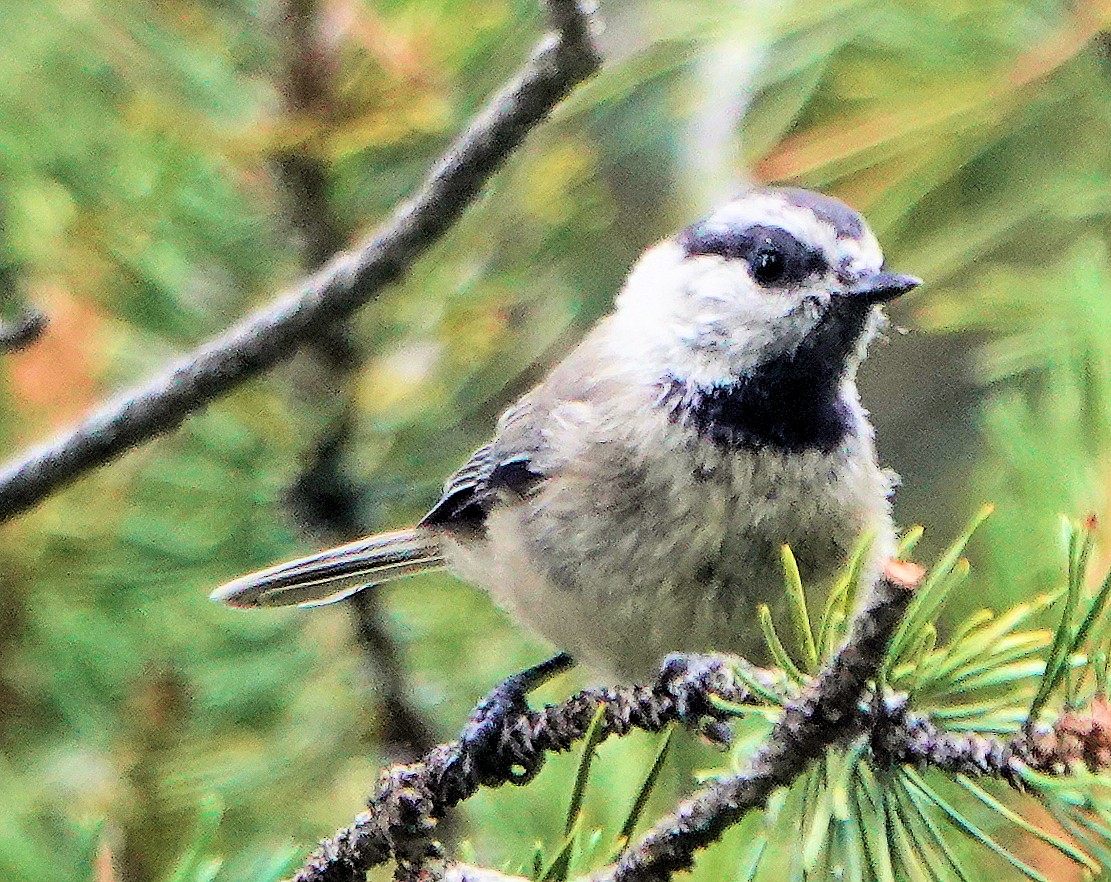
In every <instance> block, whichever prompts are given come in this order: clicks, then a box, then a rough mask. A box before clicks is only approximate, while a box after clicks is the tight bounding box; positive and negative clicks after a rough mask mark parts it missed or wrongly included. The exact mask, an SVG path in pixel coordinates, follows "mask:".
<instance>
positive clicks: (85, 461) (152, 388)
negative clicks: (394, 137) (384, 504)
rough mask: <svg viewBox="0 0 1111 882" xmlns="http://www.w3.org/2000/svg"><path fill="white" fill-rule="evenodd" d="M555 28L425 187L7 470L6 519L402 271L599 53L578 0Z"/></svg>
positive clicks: (556, 17) (555, 4)
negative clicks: (294, 281)
mask: <svg viewBox="0 0 1111 882" xmlns="http://www.w3.org/2000/svg"><path fill="white" fill-rule="evenodd" d="M547 6H548V10H549V15H550V19H551V22H552V27H553V32H552V33H551V34H549V35H547V36H546V37H545V38H544V39H543V40H542V41H541V42H540V43H539V44H538V45H537V47H536V49H535V50H534V52H533V55H532V57H531V58H530V59H529V61H528V62H527V63H526V64H525V65H524V67H523V68H522V69H521V71H520V72H519V73H518V74H517V76H516V77H515V78H514V79H513V80H512V81H511V82H510V83H508V84H507V85H506V86H505V87H504V88H503V89H502V91H501V92H500V93H499V94H498V95H496V96H495V97H493V98H492V99H491V100H490V101H489V102H488V103H487V105H486V107H485V108H484V109H483V110H482V111H481V112H480V113H479V114H478V115H477V116H476V117H475V119H474V120H472V122H471V124H470V126H469V127H468V128H467V130H466V131H465V132H464V133H463V134H462V135H461V136H460V137H459V139H458V140H457V141H456V142H455V143H454V144H453V145H452V146H451V148H450V149H449V150H448V151H447V153H446V154H445V155H444V157H443V158H442V159H441V160H440V162H439V164H438V165H437V166H436V167H435V168H434V169H433V170H432V172H431V173H430V174H429V177H428V179H427V180H426V181H425V183H424V185H423V187H422V188H421V189H420V190H419V191H418V192H417V193H416V195H415V196H413V197H412V198H411V199H410V200H409V201H408V202H405V203H404V204H402V205H401V206H399V207H398V208H397V209H396V210H395V211H394V213H393V215H392V216H391V217H390V219H389V220H388V221H387V222H386V223H385V224H384V225H383V226H382V227H380V228H379V230H378V231H377V232H376V233H375V234H374V235H373V236H371V237H370V238H369V239H367V240H366V241H364V242H363V243H362V244H360V245H359V246H357V247H356V248H355V249H354V250H352V251H350V252H348V253H346V254H341V255H339V256H337V257H336V258H334V259H333V260H331V261H330V262H329V263H328V264H327V265H325V266H324V267H323V268H322V269H321V270H320V271H319V272H317V273H315V274H314V275H312V276H311V277H310V278H308V279H306V280H305V281H304V282H303V283H302V284H301V285H299V286H297V287H296V288H294V289H293V290H291V291H289V292H287V293H286V294H285V295H284V296H282V297H281V298H279V299H278V300H277V301H276V302H274V303H273V304H272V305H270V306H269V307H267V308H265V309H263V310H261V311H259V312H257V313H255V314H254V315H251V316H248V317H247V318H246V319H244V320H243V321H242V322H241V323H240V324H238V325H236V326H235V327H233V328H231V329H230V330H229V331H227V332H226V333H225V334H223V335H222V336H220V337H218V338H217V339H215V340H212V341H210V342H209V343H207V344H205V345H203V346H201V347H200V348H199V349H198V350H197V351H195V352H194V353H192V354H191V355H189V356H188V357H187V358H185V359H183V360H182V361H181V362H179V363H178V364H176V365H174V366H173V367H171V368H170V369H169V370H168V371H166V372H165V373H164V374H162V375H160V376H158V377H155V378H154V379H153V380H151V381H150V382H148V383H147V384H146V385H144V386H142V387H140V388H138V389H136V390H133V391H131V392H129V393H126V394H124V395H123V396H121V397H120V398H118V399H116V400H115V401H113V402H111V403H109V404H107V405H106V406H105V407H104V408H103V409H102V410H100V411H99V412H97V413H95V414H93V415H92V416H90V417H89V418H88V419H87V420H86V421H85V422H84V423H82V424H81V425H79V426H78V427H77V428H75V429H74V430H72V431H71V432H70V433H69V434H68V435H65V436H63V437H61V438H60V439H58V440H56V441H54V442H52V443H49V444H47V445H45V446H44V447H42V448H39V449H36V450H33V451H31V452H30V453H28V454H27V455H25V456H23V457H20V458H18V459H16V460H14V461H13V462H11V463H9V464H8V465H7V466H6V467H4V468H3V469H2V470H0V521H3V520H8V519H10V518H12V517H13V516H15V515H17V514H19V513H20V512H22V511H25V510H26V509H28V508H31V507H32V506H34V505H36V504H37V503H39V502H41V501H42V500H43V499H45V498H46V497H47V496H49V495H50V493H52V492H53V491H54V490H56V489H58V488H59V487H62V486H64V485H66V484H68V483H70V482H71V481H73V480H75V479H76V478H78V477H79V476H81V475H82V474H84V473H85V472H88V471H90V470H92V469H95V468H97V467H99V466H101V465H104V464H105V463H108V462H110V461H111V460H113V459H115V458H116V457H118V456H120V455H121V454H122V453H124V452H125V451H127V450H128V449H130V448H132V447H135V446H136V445H138V444H142V443H143V442H145V441H149V440H151V439H152V438H155V437H157V436H159V435H164V434H166V433H168V432H170V431H172V430H173V429H174V428H176V427H177V426H178V425H180V424H181V423H182V421H184V420H185V418H186V417H187V416H189V415H190V414H192V413H193V412H195V411H197V410H199V409H200V408H202V407H204V406H205V405H206V404H207V403H208V402H210V401H212V400H213V399H215V398H218V397H219V396H221V395H224V394H226V393H228V392H229V391H231V390H232V389H234V388H235V387H236V386H238V385H239V384H240V383H242V382H244V381H245V380H247V379H249V378H250V377H253V376H255V375H256V374H259V373H261V372H262V371H265V370H267V369H268V368H270V367H273V366H274V365H275V364H277V363H278V362H280V361H282V360H284V359H286V358H288V357H290V356H291V355H292V354H293V353H294V352H295V351H296V349H297V348H298V347H299V346H301V345H302V344H304V343H305V342H306V341H308V340H311V339H312V338H313V337H314V335H316V334H318V333H320V332H321V331H322V330H323V329H325V328H327V327H329V326H330V325H333V324H335V322H337V321H339V320H341V319H344V318H346V317H347V316H349V315H351V314H352V313H353V312H355V310H357V309H358V308H359V307H361V306H363V305H364V304H365V303H367V302H368V301H370V300H372V299H373V298H374V297H375V296H376V295H377V294H378V292H379V291H381V290H382V288H383V287H385V286H386V285H388V284H390V283H392V282H395V281H397V280H398V279H399V278H400V277H401V276H402V275H404V273H405V272H406V271H407V270H408V269H409V267H410V266H411V265H412V264H413V263H414V262H415V261H416V260H417V258H419V257H420V256H421V255H422V254H423V253H424V252H425V251H426V250H428V248H429V247H430V246H431V245H432V244H433V243H434V242H436V241H437V240H438V239H439V238H440V237H441V236H442V235H443V234H444V233H445V232H446V231H447V230H448V229H450V227H451V226H452V224H454V223H455V222H456V221H457V220H458V218H459V217H460V215H462V213H463V211H464V210H465V209H466V208H467V206H468V205H470V203H471V202H473V201H474V199H475V198H476V197H477V196H478V194H479V192H480V191H481V190H482V187H483V186H484V185H485V183H486V182H487V181H488V180H489V179H490V177H491V175H493V174H494V172H496V171H497V170H498V169H499V168H500V167H501V166H502V165H503V164H504V163H505V161H506V159H507V158H508V157H509V155H510V154H511V153H512V152H513V151H514V150H515V149H516V148H517V146H518V145H520V143H521V142H522V141H523V140H524V138H525V136H526V135H527V134H528V133H529V132H530V131H531V130H532V129H533V128H534V127H535V126H536V125H537V124H538V123H539V122H541V121H542V120H543V119H544V118H546V117H547V116H548V114H549V113H551V111H552V109H553V108H554V107H555V106H556V105H557V104H558V103H559V102H560V101H561V100H562V99H563V98H564V97H565V96H566V95H567V94H568V93H569V92H570V91H571V89H572V88H574V87H575V86H576V85H578V84H579V83H580V82H582V81H583V80H584V79H586V78H587V77H588V76H590V75H591V74H592V73H593V72H594V71H595V70H597V68H598V66H599V63H600V60H599V56H598V52H597V49H596V47H595V45H594V43H593V41H592V39H591V32H590V22H589V19H588V17H587V14H586V13H585V12H584V11H583V10H582V8H581V7H580V6H579V5H578V3H577V2H576V0H547Z"/></svg>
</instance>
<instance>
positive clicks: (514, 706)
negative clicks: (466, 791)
mask: <svg viewBox="0 0 1111 882" xmlns="http://www.w3.org/2000/svg"><path fill="white" fill-rule="evenodd" d="M574 664H575V662H574V659H572V658H571V656H570V655H568V654H567V653H566V652H561V653H559V655H555V656H552V658H550V659H548V660H547V661H543V662H541V663H540V664H538V665H533V666H532V667H531V668H525V670H523V671H521V672H520V673H517V674H513V675H512V676H510V677H506V678H505V679H504V680H503V681H502V682H501V683H499V684H498V685H497V686H495V687H494V688H493V689H491V690H490V691H489V692H488V693H487V694H486V696H485V697H484V698H483V699H482V701H480V702H479V703H478V704H477V705H475V708H474V710H473V711H471V716H470V719H468V721H467V725H466V726H465V727H464V728H463V732H462V734H461V735H460V741H461V742H462V743H464V744H465V745H467V746H468V747H471V748H477V749H478V750H477V751H475V755H476V756H477V755H483V754H485V752H486V751H487V750H490V751H492V752H495V753H496V752H497V751H498V749H499V748H502V747H508V746H509V745H508V739H507V732H506V725H505V723H506V720H508V719H510V718H512V717H524V716H525V715H526V714H527V713H528V710H529V706H528V694H529V693H530V692H532V691H533V690H534V689H537V688H539V687H540V686H542V685H544V684H545V683H547V682H548V681H549V680H550V679H552V677H555V676H556V675H557V674H562V673H563V672H564V671H566V670H568V669H570V668H571V667H573V666H574ZM495 741H502V742H506V743H505V744H500V743H499V744H495V743H494V742H495ZM514 752H515V753H516V751H514ZM520 753H521V756H520V759H521V762H520V766H521V770H520V773H519V774H517V775H516V776H515V777H514V778H513V781H514V783H519V784H524V783H526V782H527V781H528V780H530V779H531V778H532V776H533V775H534V774H536V772H537V771H538V770H539V764H534V763H532V762H529V761H527V760H528V757H530V756H532V752H531V751H521V752H520ZM541 762H542V757H541ZM534 765H535V767H534Z"/></svg>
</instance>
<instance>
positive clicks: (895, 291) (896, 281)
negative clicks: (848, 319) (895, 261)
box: [845, 271, 922, 303]
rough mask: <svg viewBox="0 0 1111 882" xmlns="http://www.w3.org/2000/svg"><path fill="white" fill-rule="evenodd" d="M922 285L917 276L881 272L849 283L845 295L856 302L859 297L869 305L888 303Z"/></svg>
mask: <svg viewBox="0 0 1111 882" xmlns="http://www.w3.org/2000/svg"><path fill="white" fill-rule="evenodd" d="M921 284H922V280H921V279H919V278H917V277H916V276H907V275H903V274H902V273H888V272H882V271H881V272H876V273H871V274H870V275H866V276H862V277H860V278H858V279H856V280H854V281H853V282H851V283H849V285H848V287H847V288H845V295H846V296H847V297H851V298H853V299H854V300H855V299H856V298H858V297H859V298H860V299H862V300H865V301H867V302H868V303H886V302H887V301H888V300H894V299H895V298H896V297H898V296H899V295H900V294H906V293H907V291H910V290H912V289H913V288H917V287H918V286H919V285H921Z"/></svg>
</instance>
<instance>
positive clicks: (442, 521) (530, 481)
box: [420, 400, 545, 529]
mask: <svg viewBox="0 0 1111 882" xmlns="http://www.w3.org/2000/svg"><path fill="white" fill-rule="evenodd" d="M535 416H536V413H535V408H534V407H533V406H532V405H531V403H530V402H528V401H527V400H525V401H522V402H521V403H519V404H518V405H516V406H515V407H513V408H512V409H511V410H509V411H507V412H506V414H505V416H503V417H502V419H501V420H500V422H499V426H498V429H499V431H498V435H497V436H496V437H495V438H494V439H493V440H492V441H490V442H489V443H487V444H484V445H482V446H481V447H480V448H478V450H476V451H475V452H474V453H473V454H471V458H470V459H469V460H467V462H466V464H465V465H464V466H463V467H462V468H461V469H460V470H459V471H457V472H456V473H455V474H454V475H452V476H451V477H450V478H448V480H447V483H446V484H444V490H443V493H442V494H441V496H440V499H439V501H438V502H437V503H436V504H435V505H434V506H432V510H431V511H429V512H428V514H426V515H425V516H424V518H423V519H422V520H421V522H420V526H422V527H452V526H460V527H468V528H472V529H473V528H478V527H481V526H482V523H483V521H484V520H485V519H486V513H487V512H488V511H489V510H490V507H491V506H492V505H493V504H494V503H495V502H497V501H498V499H500V498H501V497H502V496H503V494H504V493H505V492H506V491H509V492H512V493H515V494H517V495H519V496H524V495H525V494H527V493H528V492H529V490H530V489H532V488H533V487H535V486H536V485H537V484H538V483H540V481H542V480H543V479H544V477H545V475H544V474H543V472H542V471H541V470H540V468H539V466H537V464H536V460H537V458H538V457H537V454H538V453H539V446H540V444H539V442H540V440H541V439H540V433H539V432H538V431H536V430H535V428H534V424H533V422H532V420H531V419H530V418H532V417H535Z"/></svg>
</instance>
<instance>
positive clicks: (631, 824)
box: [613, 728, 675, 860]
mask: <svg viewBox="0 0 1111 882" xmlns="http://www.w3.org/2000/svg"><path fill="white" fill-rule="evenodd" d="M674 733H675V730H674V729H673V728H669V729H668V730H667V731H666V732H664V733H663V736H662V737H661V738H660V746H659V747H658V748H656V757H655V759H653V760H652V765H651V766H650V767H649V769H648V774H647V775H645V776H644V781H643V783H642V784H641V785H640V789H639V790H638V791H637V795H636V798H635V799H634V800H633V805H632V807H631V808H630V809H629V814H628V815H627V816H626V818H625V823H624V824H622V825H621V831H620V832H619V833H618V834H617V840H618V843H619V848H618V852H619V853H620V851H622V850H624V848H625V846H626V845H627V844H628V842H629V840H630V839H632V837H633V833H634V832H635V831H636V828H637V824H639V823H640V819H641V817H642V816H643V815H644V810H645V809H646V808H647V807H648V800H649V799H650V798H651V796H652V791H653V790H655V788H656V782H657V781H658V780H659V777H660V772H661V771H663V767H664V763H665V762H666V761H667V757H668V754H669V753H670V752H671V739H672V736H673V735H674ZM613 859H614V860H617V856H616V855H615V856H614V858H613Z"/></svg>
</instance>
